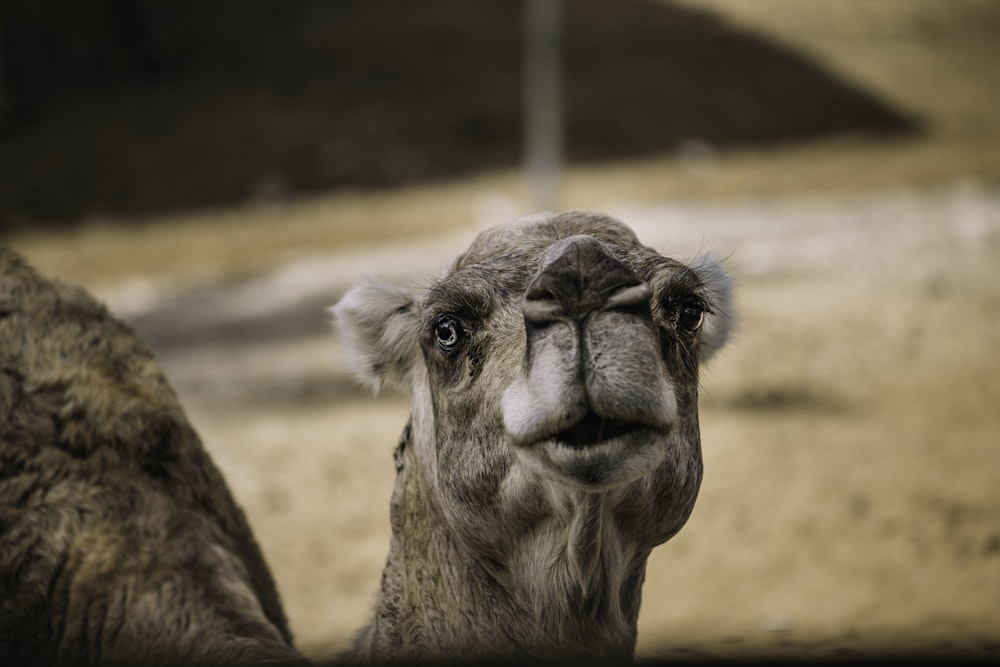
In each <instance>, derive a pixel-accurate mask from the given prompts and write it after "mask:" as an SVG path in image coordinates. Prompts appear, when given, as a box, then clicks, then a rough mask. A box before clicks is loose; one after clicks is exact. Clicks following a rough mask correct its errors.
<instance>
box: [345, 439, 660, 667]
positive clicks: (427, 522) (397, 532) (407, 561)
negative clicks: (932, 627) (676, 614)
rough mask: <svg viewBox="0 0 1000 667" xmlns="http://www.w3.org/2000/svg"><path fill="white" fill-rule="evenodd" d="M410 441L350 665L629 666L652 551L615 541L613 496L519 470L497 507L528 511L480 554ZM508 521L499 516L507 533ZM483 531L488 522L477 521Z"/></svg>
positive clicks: (404, 446) (400, 460) (400, 458)
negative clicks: (378, 573)
mask: <svg viewBox="0 0 1000 667" xmlns="http://www.w3.org/2000/svg"><path fill="white" fill-rule="evenodd" d="M410 432H411V431H410V428H409V427H408V428H407V431H406V432H405V433H404V437H403V440H402V441H401V443H400V448H399V450H397V468H398V471H399V472H398V476H397V480H396V486H395V489H394V492H393V498H392V504H391V521H392V532H393V537H392V543H391V546H390V550H389V557H388V560H387V563H386V566H385V569H384V571H383V575H382V585H381V590H380V592H379V597H378V603H377V609H376V613H375V618H374V621H373V623H372V624H371V625H370V626H369V627H368V628H367V629H366V631H365V633H364V634H363V636H362V637H361V641H360V642H359V643H358V646H357V651H358V656H357V657H360V658H362V659H363V660H367V661H373V662H381V661H383V660H389V659H391V660H400V659H403V660H406V659H408V658H431V659H433V658H441V657H447V656H454V655H462V656H465V657H484V658H501V659H514V658H524V657H532V658H552V659H555V658H558V659H560V660H562V659H567V658H574V657H580V658H587V659H588V660H594V659H604V658H606V659H609V660H614V661H618V660H622V659H624V660H628V659H630V658H631V656H632V652H633V649H634V646H635V639H636V620H637V617H638V611H639V603H640V594H641V586H642V581H643V577H644V573H645V564H646V558H647V556H648V551H646V550H641V549H639V548H637V547H635V546H634V545H629V544H627V540H625V539H623V537H622V535H621V534H620V533H619V531H618V529H617V526H616V523H615V520H614V518H613V515H612V512H611V507H612V506H613V504H614V502H615V498H614V497H613V495H609V494H597V493H586V492H583V491H573V490H569V489H564V488H561V487H557V486H555V485H551V484H544V483H539V480H537V479H536V480H532V481H531V482H527V481H525V480H523V479H514V478H515V477H517V476H519V475H520V474H521V473H520V472H519V471H516V470H514V471H512V472H511V473H510V474H509V475H508V478H507V479H506V480H505V481H504V484H503V486H504V487H505V488H504V489H503V490H502V492H501V493H502V494H503V495H506V496H508V497H505V498H503V499H502V500H503V505H504V506H505V507H508V508H510V507H515V506H517V505H518V504H522V505H524V506H531V507H532V508H533V509H532V511H530V512H523V513H521V514H522V515H521V516H520V517H518V519H517V521H518V523H519V529H518V530H517V531H516V534H515V535H512V536H510V537H509V538H507V539H506V542H505V544H503V545H502V546H500V547H499V548H496V547H495V548H493V549H489V550H485V549H480V548H476V547H475V546H473V545H470V544H469V543H467V542H466V541H465V540H463V539H462V537H461V535H460V533H459V532H456V531H454V530H451V529H450V528H449V521H450V519H449V517H448V515H447V512H446V511H445V510H444V508H443V507H442V503H441V501H440V498H439V497H437V495H436V491H435V488H434V487H435V484H434V482H433V481H432V480H428V479H427V478H426V477H425V476H424V475H422V474H421V467H420V466H419V465H418V462H417V461H416V460H414V449H415V447H414V443H412V441H411V436H410ZM511 487H515V488H511ZM512 494H517V495H519V496H520V500H521V503H515V502H511V501H512V500H513V499H512V498H511V497H509V496H510V495H512ZM505 514H507V516H504V517H497V519H498V521H502V522H504V523H505V524H509V523H510V522H511V520H512V517H511V516H509V514H508V513H507V512H505ZM482 525H483V526H484V530H486V531H489V530H491V526H492V525H493V524H491V521H489V520H488V518H485V517H484V518H483V520H482ZM504 532H505V533H506V532H508V531H504ZM388 647H394V648H392V649H391V653H388V652H387V653H384V654H383V650H386V649H387V648H388Z"/></svg>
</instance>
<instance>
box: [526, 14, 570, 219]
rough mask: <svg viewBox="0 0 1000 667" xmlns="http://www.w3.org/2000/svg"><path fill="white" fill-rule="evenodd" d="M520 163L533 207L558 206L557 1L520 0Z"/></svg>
mask: <svg viewBox="0 0 1000 667" xmlns="http://www.w3.org/2000/svg"><path fill="white" fill-rule="evenodd" d="M525 2H526V6H525V9H526V11H525V23H524V37H525V40H524V44H525V46H524V120H525V122H524V127H525V167H526V176H527V181H528V192H529V196H530V202H531V207H532V210H533V211H556V210H558V209H559V201H560V198H561V197H560V190H561V187H562V184H561V180H562V174H561V170H562V151H563V147H562V143H563V139H562V132H563V130H562V99H561V98H562V95H561V90H560V89H561V71H560V70H561V63H560V61H561V51H562V48H561V44H562V0H525Z"/></svg>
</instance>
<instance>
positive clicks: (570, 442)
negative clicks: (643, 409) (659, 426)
mask: <svg viewBox="0 0 1000 667" xmlns="http://www.w3.org/2000/svg"><path fill="white" fill-rule="evenodd" d="M643 429H648V426H646V425H644V424H638V423H636V422H626V421H622V420H619V419H610V418H606V417H601V416H600V415H598V414H595V413H593V412H587V413H586V414H585V415H584V416H583V417H581V418H580V419H579V420H577V421H576V422H575V423H574V424H573V425H572V426H570V427H569V428H565V429H563V430H562V431H559V432H558V433H556V434H555V435H554V436H553V437H552V439H553V440H555V441H556V442H558V443H559V444H561V445H565V446H568V447H571V448H574V449H586V448H588V447H593V446H595V445H600V444H602V443H605V442H607V441H609V440H612V439H615V438H620V437H623V436H627V435H631V434H632V433H635V432H637V431H640V430H643Z"/></svg>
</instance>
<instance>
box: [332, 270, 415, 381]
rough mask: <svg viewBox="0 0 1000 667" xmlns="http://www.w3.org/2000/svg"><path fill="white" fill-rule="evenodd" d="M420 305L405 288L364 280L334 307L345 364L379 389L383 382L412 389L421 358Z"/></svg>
mask: <svg viewBox="0 0 1000 667" xmlns="http://www.w3.org/2000/svg"><path fill="white" fill-rule="evenodd" d="M419 311H420V305H419V304H418V303H417V299H416V297H415V296H414V295H413V294H411V293H410V292H408V291H407V290H405V289H403V288H402V287H399V286H397V285H393V284H391V283H387V282H383V281H381V280H366V281H364V282H361V283H359V284H357V285H355V286H354V287H352V288H351V289H350V290H348V291H347V293H346V294H344V296H343V297H342V298H341V299H340V301H338V302H337V304H336V305H334V306H333V307H331V308H330V310H329V312H330V314H331V315H332V316H333V319H332V324H333V329H334V332H335V333H336V335H337V338H338V340H339V341H340V343H341V346H342V348H343V354H344V363H345V364H346V365H347V367H348V369H349V370H350V371H351V372H352V373H353V374H354V376H355V378H357V380H358V381H359V382H361V384H363V385H365V386H367V387H370V388H371V389H372V390H373V391H375V392H378V390H379V389H380V388H381V387H382V385H383V384H387V385H389V386H392V387H395V388H396V389H400V390H404V391H406V390H409V389H410V386H409V385H410V381H409V380H410V373H411V371H412V369H413V367H414V365H415V364H416V363H417V362H418V360H419V357H420V346H419V344H418V342H417V341H418V340H419V333H420V332H419V326H420V312H419Z"/></svg>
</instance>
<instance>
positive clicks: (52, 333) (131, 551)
mask: <svg viewBox="0 0 1000 667" xmlns="http://www.w3.org/2000/svg"><path fill="white" fill-rule="evenodd" d="M300 661H301V658H300V657H299V656H298V654H297V653H296V652H295V650H294V649H293V648H292V638H291V634H290V632H289V630H288V624H287V622H286V619H285V615H284V612H283V610H282V607H281V602H280V600H279V597H278V591H277V590H276V588H275V585H274V582H273V580H272V578H271V574H270V572H269V570H268V568H267V565H266V563H265V561H264V558H263V556H262V554H261V551H260V549H259V548H258V546H257V543H256V542H255V540H254V537H253V534H252V532H251V530H250V527H249V525H248V524H247V521H246V519H245V517H244V515H243V512H242V510H241V509H240V508H239V507H238V506H237V504H236V502H235V501H234V500H233V498H232V496H231V495H230V493H229V490H228V489H227V487H226V483H225V481H224V480H223V478H222V475H221V474H220V473H219V471H218V470H217V469H216V467H215V465H214V464H213V463H212V461H211V459H210V458H209V456H208V454H207V453H206V451H205V450H204V449H203V448H202V445H201V442H200V440H199V438H198V435H197V434H196V433H195V431H194V429H193V428H192V427H191V425H190V424H189V423H188V421H187V419H186V418H185V416H184V412H183V410H182V409H181V406H180V404H179V402H178V399H177V397H176V395H175V394H174V392H173V390H172V389H171V387H170V386H169V384H168V383H167V380H166V379H165V378H164V376H163V374H162V373H161V372H160V370H159V368H158V367H157V365H156V362H155V361H154V359H153V356H152V354H151V353H150V351H149V349H148V348H147V347H146V345H145V344H144V343H143V342H142V341H141V340H140V339H139V338H138V336H137V335H136V334H135V333H134V332H133V331H132V330H130V329H129V327H128V326H126V325H125V324H123V323H122V322H120V321H118V320H117V319H115V318H114V317H113V316H112V315H111V314H110V313H109V312H108V311H107V310H106V309H105V308H104V307H103V306H101V305H100V304H98V303H97V302H96V301H95V300H94V299H93V298H92V297H91V296H89V295H88V294H87V293H86V292H85V291H84V290H83V289H81V288H78V287H75V286H71V285H67V284H63V283H60V282H55V281H50V280H47V279H45V278H42V277H41V276H40V275H39V274H38V273H37V272H36V271H35V270H33V269H32V268H31V267H30V266H29V265H28V264H27V263H26V262H25V261H24V260H23V259H22V258H21V257H19V256H18V255H17V254H16V253H14V252H13V251H12V250H10V249H5V248H2V247H0V664H3V665H16V664H32V665H36V664H51V665H68V664H74V665H75V664H123V665H133V664H154V665H155V664H162V665H178V664H184V665H197V664H203V665H224V664H248V663H254V662H261V663H288V664H292V663H297V662H300Z"/></svg>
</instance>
